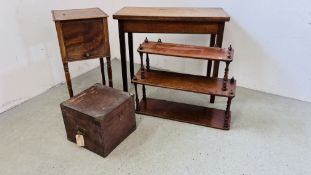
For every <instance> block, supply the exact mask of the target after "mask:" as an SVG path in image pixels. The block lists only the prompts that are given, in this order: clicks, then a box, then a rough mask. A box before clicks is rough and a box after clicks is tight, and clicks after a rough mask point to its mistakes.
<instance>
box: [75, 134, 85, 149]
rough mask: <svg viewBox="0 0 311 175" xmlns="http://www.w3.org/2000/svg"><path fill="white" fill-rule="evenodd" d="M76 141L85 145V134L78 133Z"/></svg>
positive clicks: (79, 144) (80, 144)
mask: <svg viewBox="0 0 311 175" xmlns="http://www.w3.org/2000/svg"><path fill="white" fill-rule="evenodd" d="M76 143H77V145H78V146H81V147H83V146H84V137H83V135H80V134H77V135H76Z"/></svg>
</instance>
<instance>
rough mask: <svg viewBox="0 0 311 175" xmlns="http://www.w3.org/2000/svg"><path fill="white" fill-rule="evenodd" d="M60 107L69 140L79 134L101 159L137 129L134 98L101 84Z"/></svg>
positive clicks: (87, 147) (73, 139) (89, 148)
mask: <svg viewBox="0 0 311 175" xmlns="http://www.w3.org/2000/svg"><path fill="white" fill-rule="evenodd" d="M60 106H61V109H62V114H63V119H64V124H65V128H66V133H67V138H68V140H69V141H72V142H76V140H75V136H76V134H82V135H83V137H84V142H85V148H86V149H88V150H90V151H93V152H95V153H96V154H99V155H100V156H103V157H106V156H107V155H108V154H109V153H110V152H111V151H112V150H113V149H114V148H115V147H117V146H118V145H119V144H120V143H121V142H122V141H123V140H124V139H125V138H126V137H127V136H128V135H130V134H131V133H132V132H133V131H134V130H135V129H136V121H135V114H134V98H133V96H131V95H129V94H128V93H124V92H122V91H119V90H116V89H113V88H109V87H106V86H103V85H101V84H95V85H94V86H92V87H90V88H88V89H87V90H85V91H83V92H81V93H80V94H78V95H76V96H74V97H73V98H71V99H69V100H67V101H65V102H63V103H62V104H61V105H60Z"/></svg>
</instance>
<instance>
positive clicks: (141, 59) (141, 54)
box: [139, 52, 145, 79]
mask: <svg viewBox="0 0 311 175" xmlns="http://www.w3.org/2000/svg"><path fill="white" fill-rule="evenodd" d="M139 55H140V71H141V79H145V67H144V58H143V57H144V53H142V52H139Z"/></svg>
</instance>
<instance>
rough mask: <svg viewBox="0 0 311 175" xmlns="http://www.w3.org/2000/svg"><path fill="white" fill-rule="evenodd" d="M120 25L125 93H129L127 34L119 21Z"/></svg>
mask: <svg viewBox="0 0 311 175" xmlns="http://www.w3.org/2000/svg"><path fill="white" fill-rule="evenodd" d="M118 25H119V42H120V56H121V69H122V80H123V91H125V92H127V91H128V85H127V65H126V46H125V32H124V27H123V26H124V24H123V21H118ZM133 64H134V63H133Z"/></svg>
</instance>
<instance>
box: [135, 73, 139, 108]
mask: <svg viewBox="0 0 311 175" xmlns="http://www.w3.org/2000/svg"><path fill="white" fill-rule="evenodd" d="M135 78H136V77H135V76H134V79H135ZM134 88H135V101H136V111H140V108H139V98H138V92H137V83H134Z"/></svg>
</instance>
